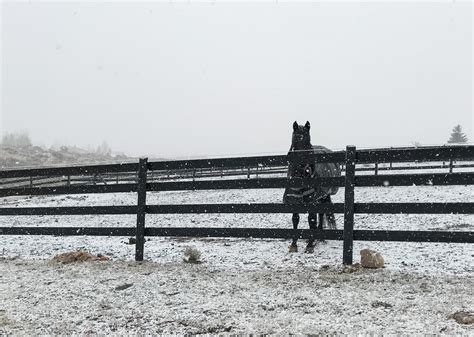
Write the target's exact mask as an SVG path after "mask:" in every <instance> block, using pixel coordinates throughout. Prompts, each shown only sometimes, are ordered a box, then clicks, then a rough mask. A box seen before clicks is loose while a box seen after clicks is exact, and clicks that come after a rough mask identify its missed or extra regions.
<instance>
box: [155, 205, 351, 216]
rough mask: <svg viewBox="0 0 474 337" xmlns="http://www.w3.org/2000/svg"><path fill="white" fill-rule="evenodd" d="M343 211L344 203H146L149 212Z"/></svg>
mask: <svg viewBox="0 0 474 337" xmlns="http://www.w3.org/2000/svg"><path fill="white" fill-rule="evenodd" d="M310 211H311V212H314V213H330V212H331V213H343V212H344V204H341V203H339V204H338V203H336V204H318V205H288V204H272V203H269V204H180V205H148V206H147V207H146V212H147V213H149V214H213V213H227V214H232V213H308V212H310Z"/></svg>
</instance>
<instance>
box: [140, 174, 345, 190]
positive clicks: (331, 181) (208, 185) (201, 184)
mask: <svg viewBox="0 0 474 337" xmlns="http://www.w3.org/2000/svg"><path fill="white" fill-rule="evenodd" d="M287 186H290V187H313V186H339V187H343V186H344V177H330V178H316V179H312V178H305V179H301V178H299V179H298V178H293V179H288V178H259V179H233V180H230V179H229V180H196V181H175V182H159V183H148V184H147V190H148V191H180V190H216V189H261V188H285V187H287Z"/></svg>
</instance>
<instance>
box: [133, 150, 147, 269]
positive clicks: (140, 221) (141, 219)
mask: <svg viewBox="0 0 474 337" xmlns="http://www.w3.org/2000/svg"><path fill="white" fill-rule="evenodd" d="M147 164H148V158H140V162H139V164H138V190H137V194H138V205H137V233H136V243H135V261H143V250H144V247H145V212H146V176H147V170H148V167H147Z"/></svg>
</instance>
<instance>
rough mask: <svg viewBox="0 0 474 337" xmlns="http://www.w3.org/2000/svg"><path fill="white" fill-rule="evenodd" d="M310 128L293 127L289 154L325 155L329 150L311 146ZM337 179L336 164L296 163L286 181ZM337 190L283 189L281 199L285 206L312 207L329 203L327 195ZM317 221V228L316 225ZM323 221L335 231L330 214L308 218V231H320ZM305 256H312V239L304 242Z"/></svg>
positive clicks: (296, 218) (295, 217)
mask: <svg viewBox="0 0 474 337" xmlns="http://www.w3.org/2000/svg"><path fill="white" fill-rule="evenodd" d="M309 129H310V124H309V122H306V124H305V125H304V126H302V125H298V123H297V122H294V123H293V137H292V141H291V147H290V152H292V151H311V152H313V153H327V152H331V150H329V149H327V148H325V147H324V146H319V145H318V146H313V145H311V137H310V134H309ZM340 175H341V168H340V165H339V164H336V163H316V162H310V163H303V164H301V163H299V164H292V163H290V164H289V166H288V178H292V177H298V178H304V177H311V178H316V177H338V176H340ZM338 190H339V188H338V187H323V186H317V187H313V188H304V187H302V188H286V189H285V193H284V195H283V202H284V203H286V204H315V203H331V195H334V194H336V193H337V191H338ZM318 219H319V225H318ZM292 220H293V228H294V229H297V228H298V223H299V221H300V216H299V214H298V213H293V217H292ZM324 220H326V222H327V224H328V227H329V228H336V219H335V218H334V214H333V213H329V214H318V216H316V214H315V213H309V214H308V223H309V228H310V229H314V230H316V229H317V228H319V229H323V224H324V222H325V221H324ZM297 241H298V237H294V238H293V241H292V243H291V245H290V247H289V251H290V252H296V251H298V246H297ZM305 252H306V253H312V252H314V239H310V240H308V244H307V246H306V249H305Z"/></svg>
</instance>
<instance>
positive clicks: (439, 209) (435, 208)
mask: <svg viewBox="0 0 474 337" xmlns="http://www.w3.org/2000/svg"><path fill="white" fill-rule="evenodd" d="M354 211H355V213H365V214H402V213H403V214H474V203H473V202H458V203H454V202H453V203H449V202H425V203H422V202H416V203H409V202H406V203H402V202H400V203H356V204H355V205H354Z"/></svg>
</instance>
